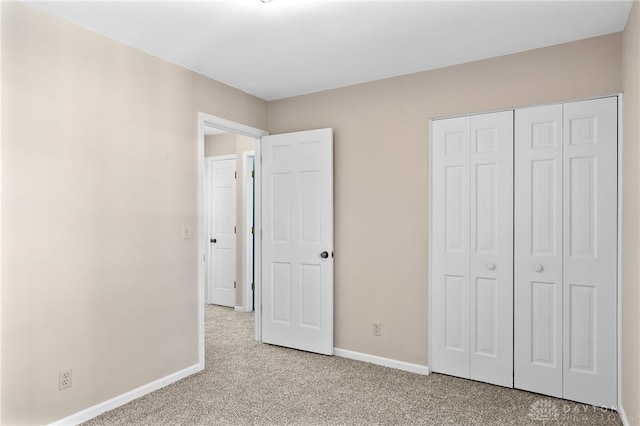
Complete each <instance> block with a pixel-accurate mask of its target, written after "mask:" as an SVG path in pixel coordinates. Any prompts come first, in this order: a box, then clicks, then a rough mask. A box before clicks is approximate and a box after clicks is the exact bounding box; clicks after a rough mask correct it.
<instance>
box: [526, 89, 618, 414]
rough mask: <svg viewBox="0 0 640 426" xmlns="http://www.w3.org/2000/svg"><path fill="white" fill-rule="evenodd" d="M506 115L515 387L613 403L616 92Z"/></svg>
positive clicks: (615, 303) (615, 392)
mask: <svg viewBox="0 0 640 426" xmlns="http://www.w3.org/2000/svg"><path fill="white" fill-rule="evenodd" d="M515 122H516V131H515V133H516V135H515V141H516V148H515V158H516V160H515V166H516V167H515V170H516V171H515V185H516V186H515V187H516V191H515V206H516V207H515V229H516V238H515V271H514V273H515V346H514V357H515V360H514V379H515V387H517V388H520V389H526V390H530V391H533V392H538V393H542V394H546V395H552V396H556V397H562V398H566V399H571V400H575V401H580V402H584V403H588V404H593V405H598V406H608V407H612V406H615V405H616V400H617V376H616V375H617V337H616V336H617V331H616V330H617V328H616V318H617V316H616V312H617V98H616V97H612V98H604V99H596V100H590V101H583V102H572V103H566V104H564V105H549V106H543V107H535V108H526V109H521V110H517V111H516V120H515Z"/></svg>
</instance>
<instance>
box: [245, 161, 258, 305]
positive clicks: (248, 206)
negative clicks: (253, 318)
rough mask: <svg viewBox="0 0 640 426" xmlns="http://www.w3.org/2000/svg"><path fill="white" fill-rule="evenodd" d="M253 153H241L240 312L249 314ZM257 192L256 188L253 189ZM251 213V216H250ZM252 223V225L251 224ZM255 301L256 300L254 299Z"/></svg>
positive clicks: (251, 266) (252, 220) (251, 259)
mask: <svg viewBox="0 0 640 426" xmlns="http://www.w3.org/2000/svg"><path fill="white" fill-rule="evenodd" d="M255 155H256V154H255V151H244V152H243V153H242V249H243V250H242V252H243V253H242V310H243V311H244V312H251V310H252V303H251V302H252V299H253V298H252V297H251V296H252V292H251V283H252V282H255V281H252V278H253V279H254V280H255V277H254V262H253V261H254V259H253V257H254V256H253V250H254V247H255V235H252V234H251V226H254V227H255V228H257V227H256V226H255V213H254V212H255V210H256V209H255V205H254V185H253V178H252V177H251V172H252V171H253V168H254V167H255V166H254V162H255ZM255 190H257V188H255ZM252 213H253V214H252ZM252 222H253V223H252ZM256 300H257V299H256Z"/></svg>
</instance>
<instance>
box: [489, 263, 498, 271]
mask: <svg viewBox="0 0 640 426" xmlns="http://www.w3.org/2000/svg"><path fill="white" fill-rule="evenodd" d="M487 269H488V270H490V271H493V270H494V269H496V264H495V263H489V264H487Z"/></svg>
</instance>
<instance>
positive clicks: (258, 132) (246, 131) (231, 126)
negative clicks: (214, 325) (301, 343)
mask: <svg viewBox="0 0 640 426" xmlns="http://www.w3.org/2000/svg"><path fill="white" fill-rule="evenodd" d="M205 126H206V127H215V128H218V129H221V130H226V131H227V132H230V133H236V134H239V135H243V136H248V137H251V138H255V140H256V145H255V153H256V158H260V138H262V137H263V136H266V135H268V134H269V132H267V131H266V130H262V129H258V128H255V127H251V126H247V125H245V124H241V123H237V122H235V121H231V120H227V119H225V118H222V117H217V116H215V115H210V114H206V113H204V112H198V117H197V127H198V141H197V146H198V157H197V161H198V259H199V261H198V367H199V368H200V369H203V368H204V363H205V359H204V352H205V346H204V305H205V303H204V284H205V283H204V271H205V265H206V253H207V250H206V244H207V238H206V234H205V228H204V199H205V198H204V195H205V192H204V191H205V189H204V158H205V157H204V128H205ZM260 171H261V170H260V161H256V173H255V183H256V194H255V196H256V198H255V205H256V206H257V208H256V209H255V223H256V235H259V232H260V231H261V229H262V227H261V222H260V210H261V209H260V206H261V204H260V200H261V199H260ZM260 259H261V257H260V244H256V251H255V262H256V268H257V269H256V278H255V281H254V282H255V284H256V293H255V294H256V300H257V301H259V300H260V270H259V268H260ZM259 308H260V304H259V303H256V314H255V333H256V340H258V341H260V340H261V335H260V331H261V323H260V309H259Z"/></svg>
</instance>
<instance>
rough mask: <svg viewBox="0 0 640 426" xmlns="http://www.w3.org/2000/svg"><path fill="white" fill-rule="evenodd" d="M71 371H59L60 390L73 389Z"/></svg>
mask: <svg viewBox="0 0 640 426" xmlns="http://www.w3.org/2000/svg"><path fill="white" fill-rule="evenodd" d="M71 383H72V382H71V369H68V370H60V371H58V390H64V389H69V388H70V387H71Z"/></svg>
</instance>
